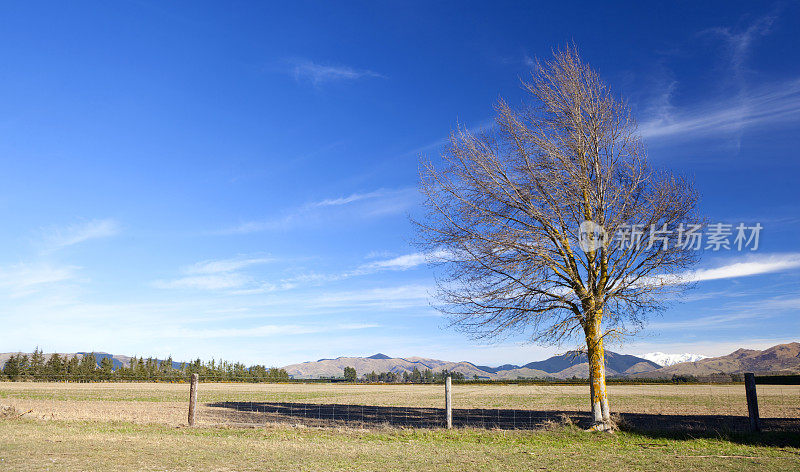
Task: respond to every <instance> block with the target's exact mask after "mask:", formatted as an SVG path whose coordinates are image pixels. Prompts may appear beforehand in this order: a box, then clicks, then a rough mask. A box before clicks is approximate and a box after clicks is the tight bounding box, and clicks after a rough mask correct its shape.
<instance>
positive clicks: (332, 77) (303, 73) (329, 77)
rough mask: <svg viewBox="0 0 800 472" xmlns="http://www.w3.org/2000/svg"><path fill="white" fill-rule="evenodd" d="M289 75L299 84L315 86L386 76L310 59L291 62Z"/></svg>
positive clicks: (367, 70) (383, 77)
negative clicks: (305, 82) (306, 83)
mask: <svg viewBox="0 0 800 472" xmlns="http://www.w3.org/2000/svg"><path fill="white" fill-rule="evenodd" d="M291 63H292V65H291V67H290V69H289V73H290V74H291V75H292V76H293V77H294V79H295V80H296V81H298V82H304V81H307V82H310V83H311V84H313V85H314V86H320V85H322V84H326V83H330V82H347V81H355V80H358V79H363V78H381V79H385V78H386V76H384V75H383V74H379V73H377V72H374V71H371V70H369V69H355V68H352V67H348V66H343V65H326V64H319V63H316V62H312V61H310V60H308V59H296V60H293V61H291Z"/></svg>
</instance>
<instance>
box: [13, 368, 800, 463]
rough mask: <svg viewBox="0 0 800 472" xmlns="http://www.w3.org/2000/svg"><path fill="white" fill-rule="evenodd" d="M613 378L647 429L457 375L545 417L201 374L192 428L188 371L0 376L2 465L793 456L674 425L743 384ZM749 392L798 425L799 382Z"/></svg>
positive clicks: (561, 400) (706, 410)
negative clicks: (502, 424) (176, 376)
mask: <svg viewBox="0 0 800 472" xmlns="http://www.w3.org/2000/svg"><path fill="white" fill-rule="evenodd" d="M609 388H610V398H611V401H612V408H613V409H614V410H615V411H617V412H621V413H622V419H623V421H628V419H629V418H632V419H633V420H635V421H638V420H637V418H642V417H646V418H648V419H649V425H650V429H648V430H638V429H637V428H636V427H634V428H628V430H626V431H622V432H618V433H615V434H612V435H608V434H592V433H586V432H584V431H582V430H581V429H580V428H579V427H576V426H575V425H572V424H570V423H571V421H570V420H569V419H568V418H569V415H564V414H563V412H567V413H569V412H574V413H576V414H577V413H580V412H583V411H585V410H587V408H586V405H585V404H586V398H587V396H588V391H587V389H586V387H582V386H535V385H454V388H453V403H454V408H456V409H470V408H483V409H508V410H515V411H520V410H534V411H537V412H543V413H544V414H545V415H546V416H547V418H548V421H546V422H544V423H541V424H539V426H540V427H537V428H536V430H535V431H528V430H493V429H490V428H479V427H461V428H457V429H455V430H452V431H447V430H443V429H436V428H433V429H424V428H423V429H420V428H408V427H402V426H390V425H387V424H382V423H380V424H379V423H373V424H369V425H364V424H357V423H352V424H348V423H341V422H340V423H334V424H327V425H323V424H322V423H309V422H303V421H298V418H296V417H290V416H287V417H284V416H280V415H272V416H263V415H262V416H257V415H256V416H248V414H246V413H243V412H236V411H231V410H230V409H229V408H225V407H220V406H219V405H220V404H223V403H224V402H227V403H235V404H249V403H253V404H291V405H332V404H336V405H340V408H341V406H345V405H350V407H351V408H359V407H361V406H367V407H391V408H392V410H391V411H395V412H396V411H403V409H404V408H407V409H419V408H441V407H442V404H443V387H442V386H441V385H347V384H299V383H291V384H204V383H201V384H200V388H199V398H198V400H199V402H200V405H199V406H198V415H197V417H198V424H197V427H195V428H188V427H186V426H185V422H186V412H187V399H188V385H186V384H154V383H106V384H103V383H96V384H71V383H0V405H4V406H7V407H11V408H7V409H6V412H7V414H5V415H4V416H5V417H4V418H2V419H0V470H70V471H73V470H355V469H358V470H440V469H455V470H532V469H533V470H536V469H542V470H544V469H549V470H576V469H582V468H586V467H595V466H597V467H604V468H609V467H611V468H614V469H615V470H675V469H679V468H680V469H685V468H690V469H691V468H701V467H702V468H703V469H706V470H709V471H712V470H745V469H750V470H752V469H757V470H789V469H800V435H799V434H798V433H797V429H793V431H789V432H785V431H784V432H782V431H778V430H779V429H781V428H780V427H773V428H771V429H772V431H769V432H767V433H764V434H761V435H752V434H747V433H744V432H743V431H741V430H740V431H732V432H729V433H720V432H718V431H703V430H702V429H701V430H694V431H692V432H691V433H683V432H681V431H682V430H681V426H682V423H684V422H685V423H686V424H688V421H685V420H686V419H687V418H691V417H698V418H709V419H710V420H709V421H706V423H705V425H706V426H707V425H708V424H709V423H716V422H718V419H719V418H725V417H729V416H731V415H734V416H738V418H739V419H740V420H742V421H743V416H744V415H745V414H746V404H745V399H744V387H743V386H741V385H714V386H709V385H642V386H627V385H626V386H622V385H611V386H610V387H609ZM758 393H759V403H760V408H761V413H762V416H763V417H766V418H769V417H774V418H791V419H794V420H793V422H792V423H791V425H792V426H791V428H795V427H796V426H797V425H798V424H800V387H798V386H759V387H758ZM214 405H217V406H214ZM345 408H346V407H345ZM548 415H549V416H548ZM549 419H552V421H550V420H549ZM769 421H770V420H767V424H770V423H769ZM670 424H672V426H671V427H669V425H670ZM737 424H739V425H741V424H743V423H741V422H740V423H737ZM320 425H323V427H320ZM772 425H773V426H775V425H778V423H772ZM244 426H247V427H244ZM768 429H769V428H768Z"/></svg>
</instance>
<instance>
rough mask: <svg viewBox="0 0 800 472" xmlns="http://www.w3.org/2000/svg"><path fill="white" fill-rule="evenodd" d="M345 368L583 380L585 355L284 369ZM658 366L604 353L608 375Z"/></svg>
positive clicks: (291, 368)
mask: <svg viewBox="0 0 800 472" xmlns="http://www.w3.org/2000/svg"><path fill="white" fill-rule="evenodd" d="M345 367H353V368H355V369H356V373H357V374H358V376H362V375H364V374H368V373H370V372H378V373H380V372H394V373H398V374H402V373H403V372H411V371H413V370H414V369H415V368H417V369H419V370H425V369H430V370H432V371H434V372H438V371H441V370H444V369H447V370H448V371H450V372H460V373H462V374H464V376H465V377H466V378H468V379H471V378H474V377H475V376H477V377H478V378H483V379H516V378H518V377H527V378H532V377H551V378H552V377H555V378H559V379H566V378H572V377H579V378H583V377H587V376H588V372H589V364H588V359H587V357H586V353H585V352H579V351H570V352H567V353H565V354H562V355H559V356H553V357H550V358H549V359H545V360H543V361H536V362H530V363H528V364H525V365H522V366H519V365H514V364H506V365H502V366H499V367H489V366H480V365H475V364H473V363H471V362H467V361H461V362H451V361H442V360H439V359H428V358H424V357H408V358H404V357H389V356H387V355H385V354H380V353H379V354H375V355H372V356H369V357H337V358H336V359H320V360H318V361H312V362H303V363H300V364H292V365H287V366H286V367H284V369H286V371H287V372H288V373H289V375H291V376H292V377H294V378H299V379H311V378H320V377H340V376H341V375H342V372H343V371H344V368H345ZM659 367H660V366H659V365H658V364H656V363H655V362H652V361H648V360H647V359H642V358H640V357H636V356H631V355H626V354H617V353H615V352H611V351H606V371H607V375H609V376H612V375H631V374H638V373H645V372H650V371H653V370H656V369H658V368H659Z"/></svg>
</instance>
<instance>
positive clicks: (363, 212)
mask: <svg viewBox="0 0 800 472" xmlns="http://www.w3.org/2000/svg"><path fill="white" fill-rule="evenodd" d="M419 199H420V195H419V192H418V191H417V189H416V188H413V187H406V188H399V189H378V190H374V191H370V192H363V193H351V194H349V195H345V196H342V197H336V198H326V199H323V200H319V201H315V202H311V203H307V204H305V205H302V206H299V207H296V208H294V209H291V210H289V211H288V212H286V213H285V214H283V215H282V216H278V217H274V218H269V219H264V220H256V221H246V222H243V223H240V224H239V225H237V226H234V227H231V228H226V229H224V230H222V231H220V232H219V233H218V234H222V235H233V234H250V233H258V232H262V231H274V230H288V229H294V228H298V227H303V226H309V225H314V224H318V223H321V222H324V221H331V220H333V219H335V220H336V221H342V220H343V219H347V218H350V219H363V218H375V217H381V216H387V215H396V214H399V213H403V212H404V211H406V210H408V209H409V208H411V207H413V206H414V205H416V204H417V202H418V201H419Z"/></svg>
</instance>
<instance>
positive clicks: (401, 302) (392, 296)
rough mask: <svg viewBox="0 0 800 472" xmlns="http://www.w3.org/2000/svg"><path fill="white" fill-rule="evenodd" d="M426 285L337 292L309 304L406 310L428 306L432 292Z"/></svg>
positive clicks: (324, 295) (327, 294)
mask: <svg viewBox="0 0 800 472" xmlns="http://www.w3.org/2000/svg"><path fill="white" fill-rule="evenodd" d="M432 288H433V287H431V286H427V285H419V284H412V285H401V286H398V287H388V288H373V289H365V290H353V291H339V292H332V293H326V294H323V295H321V296H319V297H317V298H315V299H314V300H313V301H312V302H311V304H312V305H313V306H321V307H342V306H346V307H355V306H356V305H360V306H369V307H383V308H392V309H394V308H408V307H412V306H416V307H420V306H427V305H428V298H429V296H430V293H431V291H432Z"/></svg>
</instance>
